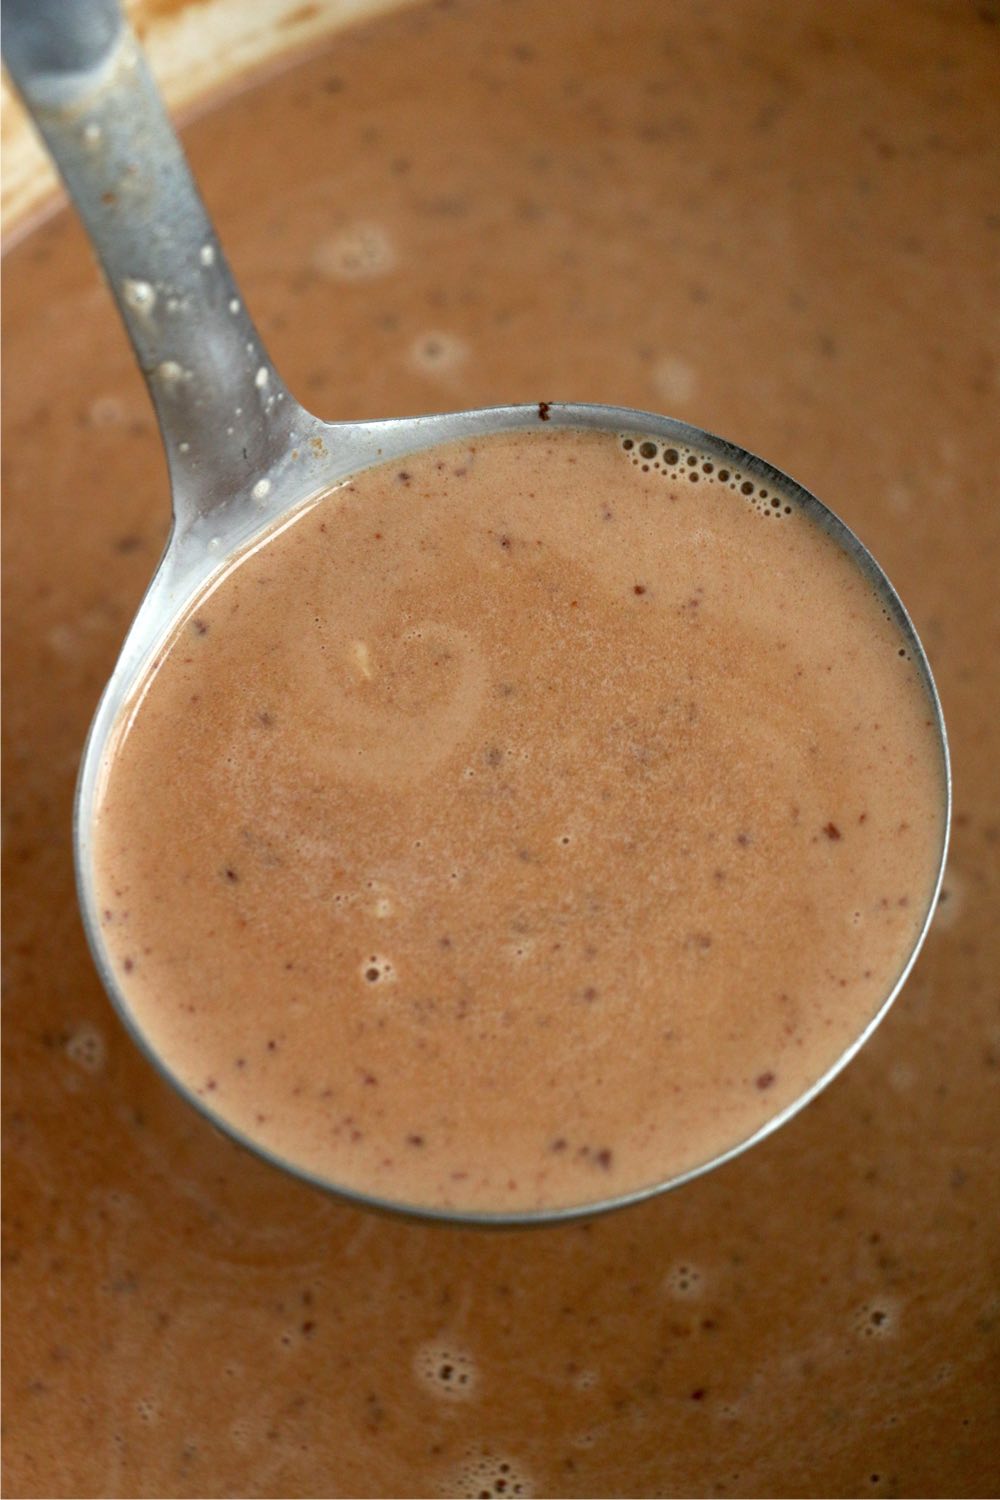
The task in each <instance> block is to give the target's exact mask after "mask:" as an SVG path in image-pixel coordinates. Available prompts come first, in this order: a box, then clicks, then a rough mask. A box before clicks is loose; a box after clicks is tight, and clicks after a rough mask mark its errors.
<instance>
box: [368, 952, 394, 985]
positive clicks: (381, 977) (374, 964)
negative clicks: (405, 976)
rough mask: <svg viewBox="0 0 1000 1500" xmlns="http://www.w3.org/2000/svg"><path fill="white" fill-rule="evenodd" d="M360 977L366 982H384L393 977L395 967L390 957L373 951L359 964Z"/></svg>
mask: <svg viewBox="0 0 1000 1500" xmlns="http://www.w3.org/2000/svg"><path fill="white" fill-rule="evenodd" d="M361 977H362V979H364V981H365V983H366V984H385V983H386V982H387V981H388V980H390V979H395V977H396V969H395V966H394V964H393V962H392V959H391V958H385V957H384V956H383V955H381V954H379V953H373V954H371V956H370V957H369V958H366V959H365V961H364V963H363V964H362V965H361Z"/></svg>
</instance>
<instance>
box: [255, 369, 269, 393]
mask: <svg viewBox="0 0 1000 1500" xmlns="http://www.w3.org/2000/svg"><path fill="white" fill-rule="evenodd" d="M270 379H271V376H270V373H269V372H268V368H267V366H266V365H261V367H260V369H259V370H258V371H257V373H256V375H255V376H254V378H253V383H254V385H255V386H256V387H257V389H258V390H259V391H263V390H266V389H267V384H268V382H269V380H270Z"/></svg>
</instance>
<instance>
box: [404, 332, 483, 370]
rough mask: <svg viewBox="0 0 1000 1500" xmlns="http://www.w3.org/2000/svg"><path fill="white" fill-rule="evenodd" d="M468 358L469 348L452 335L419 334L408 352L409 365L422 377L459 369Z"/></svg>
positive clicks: (464, 342) (455, 335) (456, 336)
mask: <svg viewBox="0 0 1000 1500" xmlns="http://www.w3.org/2000/svg"><path fill="white" fill-rule="evenodd" d="M468 357H469V346H468V344H467V343H466V341H465V340H464V339H461V338H459V337H458V335H457V334H454V333H440V332H429V333H421V334H419V335H418V337H417V338H415V339H414V340H413V343H412V344H411V345H410V350H409V360H410V364H411V365H413V366H414V367H415V368H416V369H417V370H419V371H420V372H421V374H424V375H445V374H449V373H450V372H451V371H452V370H457V369H460V368H461V366H462V365H464V364H465V362H466V360H467V359H468Z"/></svg>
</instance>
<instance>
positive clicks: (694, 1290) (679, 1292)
mask: <svg viewBox="0 0 1000 1500" xmlns="http://www.w3.org/2000/svg"><path fill="white" fill-rule="evenodd" d="M664 1286H665V1287H666V1288H667V1291H668V1292H670V1293H671V1295H672V1296H674V1297H694V1296H697V1295H698V1293H699V1292H700V1290H701V1272H700V1271H699V1270H698V1268H697V1266H689V1265H677V1266H673V1267H671V1269H670V1270H669V1271H668V1272H667V1274H666V1277H665V1279H664Z"/></svg>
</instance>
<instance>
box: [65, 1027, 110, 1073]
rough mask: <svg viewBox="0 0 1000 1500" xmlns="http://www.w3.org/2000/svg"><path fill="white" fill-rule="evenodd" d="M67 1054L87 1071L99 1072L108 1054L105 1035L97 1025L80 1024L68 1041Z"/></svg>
mask: <svg viewBox="0 0 1000 1500" xmlns="http://www.w3.org/2000/svg"><path fill="white" fill-rule="evenodd" d="M66 1056H67V1057H68V1058H69V1059H70V1061H71V1062H75V1063H76V1065H77V1067H79V1068H82V1069H83V1071H84V1072H85V1073H99V1072H100V1071H101V1069H102V1068H103V1067H104V1060H105V1057H106V1056H107V1047H106V1045H105V1042H104V1037H103V1036H102V1035H101V1033H100V1032H99V1031H98V1030H97V1028H96V1027H95V1026H79V1027H78V1028H77V1029H76V1031H74V1032H73V1034H72V1036H70V1037H69V1038H68V1039H67V1041H66Z"/></svg>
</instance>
